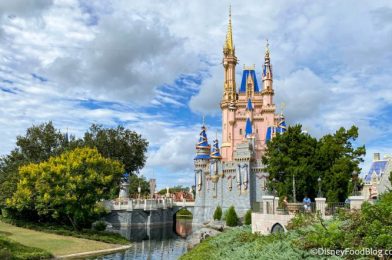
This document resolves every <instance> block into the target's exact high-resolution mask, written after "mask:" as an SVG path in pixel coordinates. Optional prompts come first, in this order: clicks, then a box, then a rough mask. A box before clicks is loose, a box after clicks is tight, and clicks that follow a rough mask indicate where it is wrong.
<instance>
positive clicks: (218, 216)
mask: <svg viewBox="0 0 392 260" xmlns="http://www.w3.org/2000/svg"><path fill="white" fill-rule="evenodd" d="M221 218H222V208H221V206H217V207H216V209H215V211H214V220H221Z"/></svg>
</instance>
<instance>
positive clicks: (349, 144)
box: [315, 126, 366, 202]
mask: <svg viewBox="0 0 392 260" xmlns="http://www.w3.org/2000/svg"><path fill="white" fill-rule="evenodd" d="M357 138H358V128H357V127H356V126H352V127H351V128H350V129H348V130H346V129H345V128H343V127H341V128H340V129H339V130H338V131H336V132H335V134H333V135H331V134H328V135H325V136H323V137H322V138H321V139H320V140H319V142H318V149H317V153H316V157H315V162H316V165H317V172H318V174H319V176H320V177H321V180H322V183H321V187H322V188H323V191H324V194H326V197H327V199H328V201H330V202H338V201H344V200H345V199H346V198H347V196H348V195H349V193H350V192H351V191H352V185H351V186H350V180H352V178H353V175H352V174H353V172H354V171H355V172H357V173H358V174H359V172H360V168H359V164H360V163H361V162H363V156H364V155H365V153H366V151H365V146H359V147H357V148H354V147H353V141H355V140H356V139H357ZM357 178H358V176H357ZM355 182H356V183H357V185H361V182H360V180H359V179H357V180H355Z"/></svg>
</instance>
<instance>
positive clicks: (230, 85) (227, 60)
mask: <svg viewBox="0 0 392 260" xmlns="http://www.w3.org/2000/svg"><path fill="white" fill-rule="evenodd" d="M222 64H223V68H224V81H223V82H224V83H223V85H224V86H223V97H222V101H221V104H220V106H221V109H222V130H223V131H222V155H223V158H225V159H228V160H230V159H231V158H232V155H233V154H232V153H233V147H234V125H235V120H236V119H235V113H236V109H237V90H236V83H235V66H236V65H237V57H236V56H235V47H234V42H233V30H232V24H231V7H230V9H229V24H228V27H227V34H226V40H225V44H224V46H223V61H222Z"/></svg>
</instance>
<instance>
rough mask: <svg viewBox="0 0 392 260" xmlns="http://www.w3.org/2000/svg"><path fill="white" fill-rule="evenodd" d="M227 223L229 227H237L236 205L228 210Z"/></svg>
mask: <svg viewBox="0 0 392 260" xmlns="http://www.w3.org/2000/svg"><path fill="white" fill-rule="evenodd" d="M226 225H227V226H229V227H235V226H237V225H238V216H237V213H236V212H235V209H234V206H231V207H230V208H229V209H228V210H227V215H226Z"/></svg>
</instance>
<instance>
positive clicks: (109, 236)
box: [0, 218, 129, 259]
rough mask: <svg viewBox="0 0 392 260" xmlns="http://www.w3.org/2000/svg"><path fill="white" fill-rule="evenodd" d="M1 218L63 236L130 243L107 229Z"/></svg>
mask: <svg viewBox="0 0 392 260" xmlns="http://www.w3.org/2000/svg"><path fill="white" fill-rule="evenodd" d="M0 220H1V221H2V222H5V223H8V224H11V225H14V226H17V227H22V228H27V229H31V230H36V231H41V232H45V233H51V234H57V235H62V236H71V237H77V238H85V239H90V240H95V241H101V242H105V243H110V244H122V245H126V244H129V241H128V240H127V239H126V238H124V237H122V236H121V235H120V234H116V233H112V232H107V231H95V230H91V229H82V230H72V228H70V227H68V226H65V225H59V224H56V223H36V222H30V221H26V220H21V219H8V218H0ZM0 259H1V258H0Z"/></svg>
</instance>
